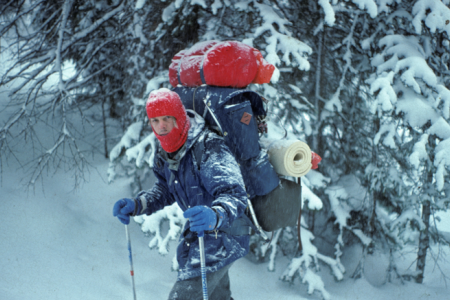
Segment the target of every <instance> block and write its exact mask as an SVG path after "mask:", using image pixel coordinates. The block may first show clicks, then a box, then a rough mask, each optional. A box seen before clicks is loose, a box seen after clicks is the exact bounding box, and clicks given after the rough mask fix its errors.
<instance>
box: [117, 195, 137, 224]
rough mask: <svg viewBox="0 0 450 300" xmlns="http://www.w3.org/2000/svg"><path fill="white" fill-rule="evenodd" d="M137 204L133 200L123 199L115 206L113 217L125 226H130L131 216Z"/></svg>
mask: <svg viewBox="0 0 450 300" xmlns="http://www.w3.org/2000/svg"><path fill="white" fill-rule="evenodd" d="M135 206H136V204H135V203H134V200H133V199H128V198H123V199H120V200H119V201H117V202H116V204H114V208H113V215H114V217H117V218H119V220H120V222H122V223H123V224H125V225H128V224H130V216H131V215H132V214H133V213H134V209H135Z"/></svg>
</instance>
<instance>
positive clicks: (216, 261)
mask: <svg viewBox="0 0 450 300" xmlns="http://www.w3.org/2000/svg"><path fill="white" fill-rule="evenodd" d="M187 112H188V116H189V118H190V122H191V127H190V129H189V133H188V138H187V141H186V143H185V145H184V146H183V147H182V149H181V150H180V151H179V153H178V154H177V156H180V157H178V159H177V157H175V159H169V158H168V157H167V153H165V152H164V150H163V149H162V148H161V147H159V151H158V153H157V154H156V155H155V159H154V166H153V171H154V173H155V175H156V178H157V181H156V183H155V185H154V186H153V188H152V189H150V190H148V191H142V192H140V193H139V194H138V195H137V198H136V200H138V201H140V202H141V205H142V210H141V211H140V213H138V214H147V215H150V214H152V213H154V212H156V211H158V210H160V209H163V208H164V207H165V206H167V205H171V204H173V203H174V202H177V203H178V205H179V207H180V208H181V209H182V210H183V211H185V210H187V209H188V208H190V207H193V206H196V205H206V206H209V207H214V208H216V209H219V210H221V211H222V212H224V213H225V218H224V219H223V222H222V225H221V227H220V229H219V231H218V232H217V236H216V232H205V237H204V244H205V254H206V255H205V256H206V267H207V270H206V271H207V273H210V272H215V271H217V270H218V269H220V268H222V267H224V266H226V265H228V264H230V263H232V262H234V261H235V260H237V259H239V258H241V257H243V256H245V255H246V254H247V253H248V250H249V235H248V234H244V235H230V234H227V233H225V232H223V231H221V230H226V229H227V228H230V227H231V226H232V224H233V222H234V221H235V220H237V219H239V218H240V217H242V216H243V215H244V211H245V209H246V207H247V193H246V191H245V186H244V182H243V179H242V175H241V171H240V169H239V166H238V164H237V163H236V160H235V158H234V157H233V155H232V154H231V152H230V150H229V148H228V147H227V146H226V145H225V143H224V140H223V138H222V137H220V136H218V135H217V134H215V133H213V132H211V131H209V130H208V129H206V128H205V123H204V120H203V119H202V118H201V117H200V116H199V115H197V114H196V113H194V112H193V111H189V110H188V111H187ZM195 143H204V152H203V154H202V155H201V156H198V155H196V154H195V153H194V145H195ZM197 157H200V158H201V163H199V164H198V163H197V162H196V158H197ZM199 167H200V169H199ZM238 222H239V221H238ZM188 228H189V221H188V222H186V226H185V229H184V231H183V232H184V233H183V234H181V236H180V240H179V245H178V248H177V260H178V264H179V272H178V280H186V279H189V278H193V277H198V276H200V275H201V273H200V252H199V245H198V239H197V238H195V237H194V238H192V234H188V235H187V236H186V237H185V234H186V233H189V231H188V230H187V229H188Z"/></svg>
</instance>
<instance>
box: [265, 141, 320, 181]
mask: <svg viewBox="0 0 450 300" xmlns="http://www.w3.org/2000/svg"><path fill="white" fill-rule="evenodd" d="M261 144H262V147H263V148H265V149H267V152H268V154H269V161H270V163H271V164H272V166H273V168H274V170H275V172H277V173H278V174H280V175H284V176H293V177H302V176H304V175H306V173H308V172H309V170H311V166H312V165H311V149H310V148H309V146H308V144H306V143H305V142H302V141H299V140H271V139H265V140H261Z"/></svg>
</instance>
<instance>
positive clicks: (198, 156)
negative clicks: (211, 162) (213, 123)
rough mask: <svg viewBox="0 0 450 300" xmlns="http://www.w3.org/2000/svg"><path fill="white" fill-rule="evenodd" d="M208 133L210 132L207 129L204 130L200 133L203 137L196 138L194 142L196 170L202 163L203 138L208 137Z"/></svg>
mask: <svg viewBox="0 0 450 300" xmlns="http://www.w3.org/2000/svg"><path fill="white" fill-rule="evenodd" d="M209 133H210V131H209V130H205V132H204V133H202V135H203V138H200V139H197V141H196V142H195V144H194V148H193V151H194V157H195V162H196V163H197V170H198V171H199V170H200V166H201V164H202V157H203V152H205V140H206V139H207V138H208V135H209ZM199 140H200V141H199Z"/></svg>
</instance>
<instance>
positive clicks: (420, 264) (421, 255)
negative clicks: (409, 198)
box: [416, 200, 431, 283]
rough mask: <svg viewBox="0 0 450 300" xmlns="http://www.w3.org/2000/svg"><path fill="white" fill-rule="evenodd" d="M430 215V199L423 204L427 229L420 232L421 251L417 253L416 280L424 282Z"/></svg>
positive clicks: (423, 215)
mask: <svg viewBox="0 0 450 300" xmlns="http://www.w3.org/2000/svg"><path fill="white" fill-rule="evenodd" d="M430 215H431V203H430V201H429V200H427V201H425V202H424V203H423V204H422V221H423V223H424V224H425V229H424V230H422V231H421V232H420V237H419V251H418V253H417V265H416V271H417V273H418V274H417V277H416V282H417V283H422V282H423V277H424V271H425V260H426V257H427V250H428V247H429V246H430V236H429V234H428V233H429V228H430Z"/></svg>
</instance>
